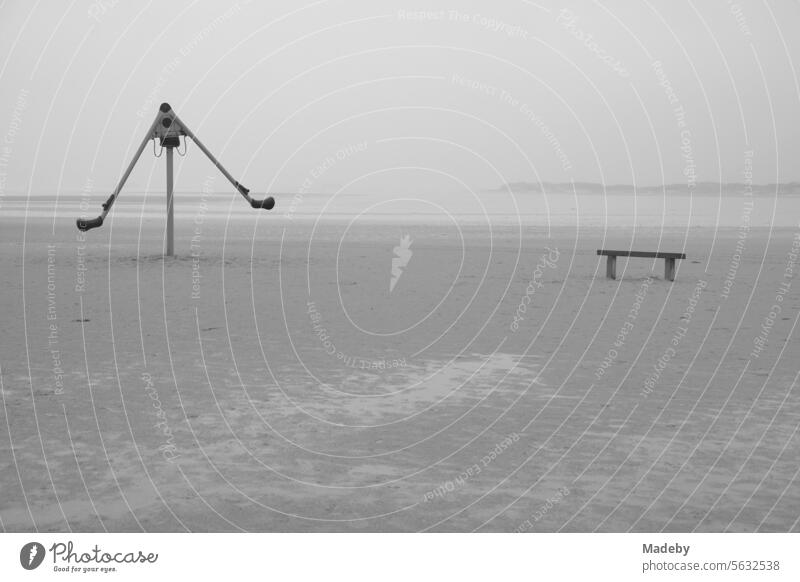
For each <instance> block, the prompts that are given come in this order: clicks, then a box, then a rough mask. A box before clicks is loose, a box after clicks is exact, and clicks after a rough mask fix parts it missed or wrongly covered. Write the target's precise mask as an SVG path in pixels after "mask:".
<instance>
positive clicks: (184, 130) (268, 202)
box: [77, 103, 275, 256]
mask: <svg viewBox="0 0 800 582" xmlns="http://www.w3.org/2000/svg"><path fill="white" fill-rule="evenodd" d="M180 136H184V140H186V138H192V141H193V142H194V143H195V144H197V147H199V148H200V150H201V151H202V152H203V153H204V154H205V155H206V157H208V159H209V160H211V163H212V164H214V166H216V167H217V169H218V170H219V171H220V172H222V175H223V176H225V177H226V178H227V179H228V181H229V182H230V183H231V184H233V187H234V188H236V191H237V192H239V194H241V195H242V196H243V197H244V199H245V200H247V202H248V203H249V204H250V206H252V207H253V208H263V209H264V210H271V209H272V208H273V207H274V206H275V199H274V198H273V197H272V196H268V197H266V198H265V199H264V200H256V199H255V198H253V197H252V196H250V190H249V189H248V188H245V187H244V186H242V185H241V184H240V183H239V182H238V181H237V180H236V179H235V178H234V177H233V176H231V174H230V173H229V172H228V170H226V169H225V168H224V167H223V165H222V164H221V163H219V161H218V160H217V158H215V157H214V155H213V154H212V153H211V152H210V151H209V150H208V148H207V147H206V146H205V145H203V142H201V141H200V140H199V139H197V136H196V135H195V134H194V133H193V132H192V130H191V129H189V127H188V126H187V125H186V124H185V123H184V122H183V121H182V120H181V119H180V118H179V117H178V115H177V114H176V113H175V111H174V110H173V109H172V107H170V105H169V103H162V104H161V107H159V111H158V114H157V115H156V118H155V119H154V120H153V123H152V125H151V126H150V129H148V130H147V133H146V134H145V136H144V138H143V139H142V143H141V144H140V145H139V148H138V149H137V150H136V153H135V154H134V155H133V159H132V160H131V163H130V164H128V168H127V169H126V170H125V173H124V174H123V175H122V179H120V181H119V184H117V187H116V188H115V189H114V192H113V193H112V194H111V196H109V197H108V200H106V201H105V202H104V203H103V212H102V213H101V214H100V216H98V217H97V218H91V219H85V218H79V219H78V220H77V226H78V230H81V231H84V232H85V231H87V230H91V229H93V228H98V227H100V226H102V225H103V221H104V220H105V218H106V216H108V213H109V212H110V211H111V207H112V206H113V205H114V202H116V200H117V198H118V197H119V195H120V192H121V191H122V187H123V186H124V185H125V182H126V181H127V180H128V176H130V174H131V172H132V171H133V168H134V166H135V165H136V162H138V161H139V158H140V157H141V155H142V152H143V151H144V148H145V147H146V146H147V144H148V142H149V141H150V140H152V139H157V140H159V141H160V143H161V146H162V147H163V148H166V150H167V240H166V249H165V254H167V255H169V256H172V255H173V254H174V249H175V245H174V230H173V222H174V220H173V181H172V174H173V157H172V156H173V150H174V149H175V148H176V147H178V146H179V145H180Z"/></svg>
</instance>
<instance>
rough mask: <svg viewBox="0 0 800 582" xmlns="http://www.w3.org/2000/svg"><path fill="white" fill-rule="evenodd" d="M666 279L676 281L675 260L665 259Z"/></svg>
mask: <svg viewBox="0 0 800 582" xmlns="http://www.w3.org/2000/svg"><path fill="white" fill-rule="evenodd" d="M664 279H666V280H667V281H674V280H675V259H664Z"/></svg>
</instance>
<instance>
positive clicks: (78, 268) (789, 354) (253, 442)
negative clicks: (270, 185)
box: [0, 199, 800, 532]
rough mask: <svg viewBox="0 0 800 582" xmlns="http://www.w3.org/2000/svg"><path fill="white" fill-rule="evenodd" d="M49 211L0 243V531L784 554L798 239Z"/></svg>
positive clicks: (694, 231)
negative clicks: (721, 548) (375, 537)
mask: <svg viewBox="0 0 800 582" xmlns="http://www.w3.org/2000/svg"><path fill="white" fill-rule="evenodd" d="M226 200H227V199H226ZM285 202H286V200H279V203H285ZM21 208H22V206H20V208H19V209H21ZM71 210H74V209H72V208H66V209H65V208H64V207H63V206H61V207H60V212H59V213H58V214H57V215H55V216H53V215H52V214H51V215H50V216H46V215H37V216H33V217H29V218H28V219H25V220H19V219H18V218H17V217H14V216H11V215H9V214H6V215H4V216H0V245H1V246H0V277H2V288H3V301H2V309H3V313H4V316H3V325H2V327H0V345H2V351H1V352H0V353H2V361H0V366H2V375H1V376H0V379H1V380H2V386H1V388H2V391H1V392H0V393H1V394H2V425H3V426H4V428H5V426H6V425H7V427H8V430H2V431H0V451H1V452H0V459H2V460H3V463H2V471H1V472H0V489H2V491H3V493H4V494H3V496H2V506H0V520H2V527H3V529H5V530H7V531H33V530H38V531H68V530H74V531H102V530H108V531H185V530H191V531H240V530H245V531H422V530H427V531H546V532H554V531H581V532H584V531H798V530H800V523H798V521H797V516H798V514H799V513H800V476H799V475H798V472H799V471H800V469H798V468H799V467H800V452H798V451H799V450H800V449H799V448H798V441H799V440H800V439H799V437H798V434H797V429H798V426H800V392H798V389H797V380H798V378H797V374H798V373H797V360H796V358H797V354H798V347H800V341H798V339H797V338H798V330H797V328H796V325H797V320H798V316H799V315H800V299H799V298H798V292H797V289H796V286H797V284H796V282H794V281H793V277H794V275H795V274H796V272H797V270H798V266H797V263H796V260H797V252H798V250H799V249H800V247H799V246H798V245H800V238H798V229H797V228H796V227H794V228H792V227H786V226H779V227H775V228H762V227H760V226H756V225H754V226H752V227H750V226H749V225H748V227H747V228H742V227H735V226H727V227H719V228H714V227H713V226H688V227H680V226H669V227H665V228H654V227H647V226H645V227H641V228H637V229H631V228H623V227H614V228H603V227H598V226H594V227H593V226H580V227H578V226H577V225H575V226H570V225H569V224H566V223H565V224H560V225H556V226H547V225H544V224H538V225H537V224H524V225H523V224H520V223H517V224H515V223H514V221H513V220H510V221H505V222H503V221H494V222H491V221H490V222H485V223H481V221H480V220H475V221H471V222H469V221H467V222H465V221H463V220H460V219H459V218H458V217H455V218H453V217H451V218H447V217H440V218H439V219H436V220H433V219H432V220H429V221H421V220H413V219H408V218H407V219H406V220H385V217H383V218H381V217H380V216H373V217H370V216H360V217H356V218H352V217H351V218H350V219H329V218H326V219H324V220H321V221H314V220H310V219H302V220H301V219H300V217H293V216H287V215H286V213H285V212H286V209H285V206H284V208H283V211H282V212H281V213H275V214H273V215H266V214H264V215H258V216H256V215H253V214H247V215H243V216H239V215H235V213H234V214H230V213H229V212H228V207H227V206H226V207H224V208H216V207H211V208H208V209H203V208H202V207H201V206H198V205H196V204H195V205H194V206H192V205H191V204H189V203H188V202H185V203H184V206H183V207H182V210H181V212H183V214H179V217H178V218H180V220H177V224H178V227H177V240H176V249H177V252H178V256H176V257H174V258H166V259H165V258H163V257H162V256H161V251H162V241H163V236H164V235H163V218H162V217H160V215H159V214H158V212H156V211H157V210H159V208H156V209H155V210H156V211H154V212H155V214H154V215H153V217H150V216H149V215H148V216H147V217H145V218H144V219H141V220H137V219H128V218H125V216H124V213H123V211H120V212H121V214H120V217H119V218H117V219H115V220H113V221H112V220H110V221H109V223H108V224H107V225H106V226H104V227H103V229H100V230H96V231H91V232H90V233H87V234H86V235H82V234H80V233H78V231H77V230H76V229H75V226H74V221H73V219H74V216H71V215H70V212H69V211H71ZM142 216H144V215H143V214H142ZM412 218H413V217H412ZM403 237H407V238H406V240H407V241H409V242H407V243H402V240H403ZM404 244H405V246H404ZM396 247H397V248H400V247H404V248H405V250H407V251H409V252H410V254H408V253H406V257H405V259H403V260H402V261H399V262H397V263H396V264H394V265H393V262H392V261H393V259H395V258H397V257H398V251H397V250H395V249H396ZM599 248H636V249H643V250H655V249H661V250H670V251H676V252H685V253H686V254H687V259H686V260H683V261H679V265H678V272H677V278H676V280H675V282H674V283H670V282H668V281H665V280H664V265H663V261H662V260H652V259H631V260H629V261H625V260H624V259H620V261H619V264H618V279H617V280H616V281H613V280H609V279H606V278H605V260H604V259H601V257H598V256H597V255H596V250H597V249H599ZM401 250H402V249H401ZM403 252H405V251H403ZM393 267H396V269H395V271H394V272H393ZM393 278H394V279H396V281H395V282H394V283H393V284H392V282H391V281H392V279H393ZM392 285H393V286H392Z"/></svg>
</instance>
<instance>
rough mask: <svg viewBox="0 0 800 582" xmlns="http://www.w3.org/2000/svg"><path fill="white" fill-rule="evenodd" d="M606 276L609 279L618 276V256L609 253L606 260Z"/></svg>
mask: <svg viewBox="0 0 800 582" xmlns="http://www.w3.org/2000/svg"><path fill="white" fill-rule="evenodd" d="M606 277H608V278H609V279H616V278H617V257H615V256H614V255H608V260H607V261H606Z"/></svg>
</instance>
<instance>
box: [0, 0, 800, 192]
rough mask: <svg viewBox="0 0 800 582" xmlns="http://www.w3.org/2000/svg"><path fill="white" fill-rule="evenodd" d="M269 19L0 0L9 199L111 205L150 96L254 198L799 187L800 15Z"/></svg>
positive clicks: (641, 12) (770, 8)
mask: <svg viewBox="0 0 800 582" xmlns="http://www.w3.org/2000/svg"><path fill="white" fill-rule="evenodd" d="M263 4H264V5H261V3H249V2H244V1H242V0H240V1H239V2H225V1H214V2H211V1H204V0H203V1H197V2H170V3H160V2H132V1H128V0H118V1H115V0H98V1H97V2H94V3H93V2H84V1H75V2H56V1H55V0H50V1H47V0H45V1H43V2H38V3H36V2H22V1H13V0H12V1H8V0H7V1H6V2H3V3H2V5H1V6H2V7H1V8H0V140H2V141H3V143H2V144H0V145H2V147H3V148H4V149H2V150H0V154H2V156H0V176H2V181H0V188H2V189H3V193H6V194H8V193H13V192H16V191H22V192H27V191H29V190H30V191H31V192H33V193H35V194H41V193H48V194H52V193H55V192H69V191H76V190H81V189H82V188H84V187H85V185H86V184H87V182H91V183H92V184H93V188H94V189H97V190H110V189H111V188H113V186H114V184H115V182H116V181H117V179H118V178H119V175H120V174H121V172H122V170H123V169H124V167H125V165H126V164H127V163H128V161H129V159H130V156H131V154H132V152H133V150H134V149H135V147H136V146H137V145H138V142H139V141H140V140H141V139H142V134H143V132H144V131H145V130H146V128H147V126H148V125H149V123H150V122H151V120H152V118H153V116H154V115H155V113H156V110H157V108H158V105H159V104H160V103H161V102H162V101H168V102H169V103H171V104H172V106H173V107H174V109H175V110H176V112H177V113H178V115H180V116H181V118H182V119H183V120H184V121H185V122H186V123H187V124H188V125H189V126H190V127H192V128H193V129H194V131H195V132H196V133H197V135H198V137H200V138H201V139H202V140H203V141H204V142H205V144H206V145H207V146H208V147H209V148H210V149H211V150H212V151H213V152H215V153H217V154H218V155H219V158H220V159H221V161H222V162H223V163H224V164H225V165H227V166H228V167H229V169H230V170H231V172H232V173H233V174H234V175H236V176H237V177H239V179H240V180H241V181H242V182H243V183H245V184H247V185H248V186H250V187H251V188H252V189H254V190H259V191H264V190H266V189H270V190H273V191H278V192H292V191H296V190H298V189H301V188H305V189H307V190H309V191H334V190H336V189H338V188H341V187H345V188H347V189H350V190H352V191H353V192H365V193H366V192H370V191H375V190H382V191H390V192H394V193H405V192H420V191H425V190H426V189H431V188H434V189H435V188H454V189H459V188H463V187H471V188H493V187H496V186H497V185H499V184H501V183H503V182H519V181H527V182H536V181H540V180H541V181H549V182H568V181H570V180H575V181H586V182H605V183H609V184H611V183H614V184H619V183H624V184H634V183H635V184H640V185H653V184H661V183H686V184H687V187H690V186H691V183H692V182H693V181H694V180H698V181H723V182H725V181H728V182H729V181H738V182H742V181H744V179H745V176H744V173H745V171H746V169H748V168H749V167H750V165H751V164H752V177H753V180H754V181H755V182H756V183H770V182H783V181H792V180H800V163H798V160H800V132H799V131H798V118H799V117H800V116H799V115H798V112H799V111H800V99H799V95H798V79H797V74H796V70H795V64H796V63H797V62H800V61H798V57H799V56H800V39H798V36H797V34H796V30H797V24H798V23H800V3H797V2H789V1H782V2H780V1H779V2H769V3H767V2H745V1H743V2H740V3H731V2H726V1H716V2H699V1H698V2H683V1H680V0H679V1H675V2H649V1H640V0H636V1H633V0H630V1H626V2H603V3H595V2H564V3H552V2H546V1H543V2H541V3H535V2H527V1H522V0H504V1H500V2H491V3H488V2H464V1H461V0H460V1H458V2H456V1H450V2H440V1H426V2H410V3H404V2H375V1H367V0H358V1H356V0H342V1H320V2H311V3H307V4H303V3H298V2H289V1H270V2H268V3H267V2H265V3H263ZM189 152H190V155H189V156H188V157H187V158H186V160H181V161H180V162H179V164H180V165H179V170H178V171H179V180H178V188H179V189H181V190H192V189H196V190H199V189H200V188H201V187H202V184H203V181H204V180H205V179H206V178H207V177H208V176H212V175H215V171H214V170H213V168H212V167H211V166H210V164H209V163H208V162H207V161H206V160H205V159H204V158H203V157H202V155H201V154H200V152H199V151H198V150H197V149H196V148H194V147H193V144H191V143H190V144H189ZM326 160H327V162H326ZM161 162H163V160H159V161H156V160H154V159H153V154H152V149H151V148H148V149H147V150H146V152H145V154H144V156H143V158H142V163H140V165H139V167H138V168H137V170H136V172H135V173H134V174H133V176H132V178H131V183H130V184H131V189H143V188H147V187H151V188H162V187H163V184H162V182H163V169H161V166H159V165H158V164H160V163H161Z"/></svg>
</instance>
